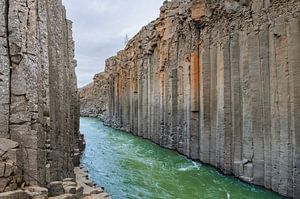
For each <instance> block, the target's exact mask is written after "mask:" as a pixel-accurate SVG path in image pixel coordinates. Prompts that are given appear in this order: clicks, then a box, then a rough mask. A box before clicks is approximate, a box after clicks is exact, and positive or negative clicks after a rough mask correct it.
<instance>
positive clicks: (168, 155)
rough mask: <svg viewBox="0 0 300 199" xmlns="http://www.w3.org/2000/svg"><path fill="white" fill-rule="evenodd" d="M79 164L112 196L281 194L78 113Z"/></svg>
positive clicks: (185, 198)
mask: <svg viewBox="0 0 300 199" xmlns="http://www.w3.org/2000/svg"><path fill="white" fill-rule="evenodd" d="M80 125H81V127H80V130H81V133H83V134H84V135H85V139H86V149H85V152H84V155H83V157H82V164H83V165H84V166H85V167H86V168H87V170H88V171H89V174H90V178H91V180H92V181H93V182H95V183H96V184H98V185H101V186H103V187H105V189H106V191H107V192H109V193H110V194H111V195H112V196H113V198H114V199H126V198H132V199H148V198H149V199H150V198H153V199H154V198H155V199H160V198H161V199H198V198H199V199H202V198H203V199H210V198H211V199H223V198H224V199H229V198H230V199H244V198H246V199H248V198H249V199H268V198H269V199H276V198H282V197H281V196H279V195H277V194H275V193H273V192H271V191H268V190H266V189H263V188H260V187H257V186H253V185H249V184H246V183H243V182H241V181H239V180H237V179H236V178H234V177H231V176H224V175H222V174H221V173H219V172H218V171H217V170H216V169H214V168H212V167H209V166H205V165H201V163H198V162H194V161H192V160H189V159H187V158H186V157H184V156H182V155H180V154H178V153H176V152H174V151H171V150H168V149H163V148H161V147H159V146H157V145H156V144H153V143H152V142H150V141H148V140H145V139H142V138H139V137H135V136H133V135H130V134H128V133H125V132H122V131H118V130H114V129H112V128H109V127H106V126H104V125H103V123H102V122H100V121H99V120H98V119H93V118H81V122H80Z"/></svg>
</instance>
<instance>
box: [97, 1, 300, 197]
mask: <svg viewBox="0 0 300 199" xmlns="http://www.w3.org/2000/svg"><path fill="white" fill-rule="evenodd" d="M299 11H300V2H299V1H298V0H273V1H269V0H263V1H262V0H244V1H235V0H218V1H206V0H172V1H166V2H165V3H164V5H163V6H162V8H161V14H160V17H159V18H158V19H157V20H156V21H153V22H151V23H150V24H149V25H147V26H145V27H144V28H143V29H142V30H141V31H140V32H139V33H138V34H137V35H136V36H135V37H134V38H133V39H132V40H130V41H129V43H128V45H127V46H126V48H125V50H123V51H120V52H119V53H118V54H117V56H114V57H112V58H110V59H108V60H107V62H106V71H105V72H106V73H107V80H106V82H107V86H102V87H101V88H102V89H99V90H98V92H99V93H100V94H99V95H101V93H107V98H108V100H107V101H106V102H105V104H104V105H103V106H107V107H108V110H107V111H106V112H105V113H104V116H105V121H106V123H107V124H108V125H111V126H114V127H116V128H120V129H123V130H126V131H128V132H131V133H133V134H135V135H138V136H141V137H144V138H148V139H151V140H153V141H154V142H156V143H158V144H160V145H161V146H164V147H167V148H171V149H175V150H177V151H179V152H180V153H182V154H185V155H186V156H188V157H190V158H192V159H197V160H201V161H202V162H205V163H208V164H211V165H214V166H216V167H218V168H220V169H221V170H222V171H223V172H224V173H226V174H234V175H235V176H237V177H239V178H241V179H242V180H244V181H247V182H250V183H254V184H257V185H262V186H265V187H267V188H269V189H272V190H274V191H276V192H278V193H280V194H282V195H285V196H289V197H295V198H299V196H300V194H299V192H300V175H299V173H300V172H299V169H300V163H299V157H300V151H299V149H298V148H299V146H300V143H299V141H300V139H299V135H300V134H299V133H300V126H299V122H297V120H299V118H300V105H299V103H300V88H299V85H300V78H299V77H300V67H299V65H300V54H299V52H300V14H299V13H300V12H299ZM104 82H105V81H104Z"/></svg>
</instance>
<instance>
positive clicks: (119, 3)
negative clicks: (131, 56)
mask: <svg viewBox="0 0 300 199" xmlns="http://www.w3.org/2000/svg"><path fill="white" fill-rule="evenodd" d="M163 1H164V0H63V3H64V5H65V6H66V9H67V15H68V18H69V19H71V20H72V21H73V35H74V39H75V44H76V50H75V51H76V59H77V60H78V67H77V69H76V72H77V77H78V86H79V87H82V86H84V85H86V84H88V83H90V82H91V81H92V78H93V77H94V75H95V74H96V73H99V72H102V71H104V66H105V59H107V58H108V57H111V56H113V55H115V54H116V53H117V52H118V51H119V50H121V49H123V48H124V45H125V44H124V43H125V38H126V34H127V35H128V36H129V37H130V38H131V37H133V36H134V35H135V34H136V33H137V32H138V31H139V30H140V29H141V28H142V26H144V25H146V24H148V23H149V22H150V21H152V20H154V19H156V18H157V17H158V16H159V8H160V6H161V5H162V3H163Z"/></svg>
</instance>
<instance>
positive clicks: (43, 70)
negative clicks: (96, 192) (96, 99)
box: [0, 0, 80, 192]
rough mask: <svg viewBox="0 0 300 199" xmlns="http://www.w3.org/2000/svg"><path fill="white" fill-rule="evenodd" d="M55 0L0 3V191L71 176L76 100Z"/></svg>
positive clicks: (64, 26) (65, 28) (70, 53)
mask: <svg viewBox="0 0 300 199" xmlns="http://www.w3.org/2000/svg"><path fill="white" fill-rule="evenodd" d="M71 28H72V22H71V21H69V20H67V19H66V11H65V8H64V6H63V5H62V2H61V0H0V64H1V66H0V192H3V191H11V190H15V189H16V188H18V187H20V186H21V185H22V186H24V185H39V186H46V185H47V184H48V183H49V182H51V181H56V180H62V179H63V178H66V177H74V172H73V168H74V166H73V165H74V164H73V160H78V155H79V151H78V149H77V148H78V142H79V140H80V139H79V138H80V136H79V97H78V91H77V81H76V75H75V67H76V61H75V60H74V42H73V39H72V30H71Z"/></svg>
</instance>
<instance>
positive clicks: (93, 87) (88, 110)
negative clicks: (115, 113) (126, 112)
mask: <svg viewBox="0 0 300 199" xmlns="http://www.w3.org/2000/svg"><path fill="white" fill-rule="evenodd" d="M107 79H108V76H107V74H106V73H99V74H96V75H95V77H94V81H93V82H92V83H90V84H88V85H86V86H84V87H83V88H80V89H79V93H80V115H81V116H89V117H99V116H100V117H101V116H102V115H103V113H105V112H106V111H107V108H108V107H107V103H106V102H107V101H108V93H107V88H108V84H107V82H106V80H107ZM99 90H101V91H102V92H99Z"/></svg>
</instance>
